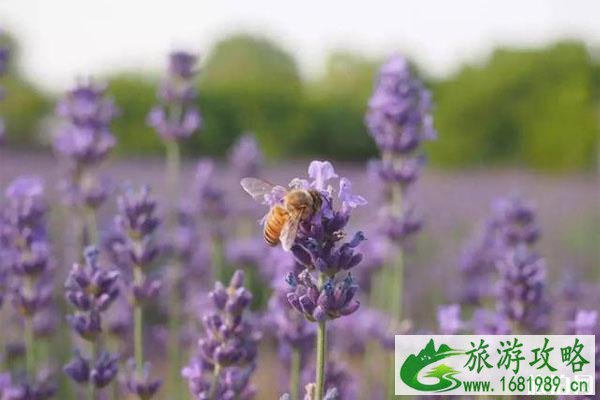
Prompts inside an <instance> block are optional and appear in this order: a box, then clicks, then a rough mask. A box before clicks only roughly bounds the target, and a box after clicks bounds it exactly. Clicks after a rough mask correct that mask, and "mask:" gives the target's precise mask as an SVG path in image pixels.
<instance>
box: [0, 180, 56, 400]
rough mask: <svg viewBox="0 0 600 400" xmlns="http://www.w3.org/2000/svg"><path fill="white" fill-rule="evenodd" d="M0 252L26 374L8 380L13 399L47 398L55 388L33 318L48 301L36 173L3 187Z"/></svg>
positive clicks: (43, 210)
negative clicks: (20, 335) (0, 244)
mask: <svg viewBox="0 0 600 400" xmlns="http://www.w3.org/2000/svg"><path fill="white" fill-rule="evenodd" d="M5 195H6V205H5V208H4V210H3V211H4V218H3V219H4V221H5V224H6V225H5V230H4V232H3V236H4V239H3V242H4V246H5V248H4V257H3V260H4V261H5V262H8V266H9V269H10V273H11V290H10V295H11V300H12V305H13V307H14V310H15V311H16V312H17V314H18V315H19V316H20V317H21V320H22V322H23V329H24V332H23V333H24V335H23V336H24V340H25V361H26V363H25V366H26V372H27V375H26V379H25V380H24V381H22V382H17V383H14V385H12V389H11V390H14V393H16V394H15V397H14V398H16V399H29V398H31V397H27V396H34V395H35V396H39V397H36V398H39V399H42V400H43V399H47V398H50V397H52V395H53V394H54V392H55V387H54V384H53V383H52V382H51V380H50V375H49V371H48V370H46V369H39V368H38V366H39V365H40V364H41V363H42V360H41V359H38V358H37V357H36V352H35V349H36V346H35V340H34V330H35V326H34V319H35V317H36V315H38V314H39V313H40V312H41V311H42V310H43V309H44V308H46V307H48V306H49V305H50V303H51V301H52V282H51V279H50V270H51V260H50V246H49V243H48V237H47V231H46V215H47V209H48V206H47V203H46V199H45V197H44V186H43V183H42V181H41V180H40V179H38V178H35V177H21V178H17V179H15V180H14V181H13V182H12V183H11V184H10V185H9V186H8V188H7V189H6V192H5Z"/></svg>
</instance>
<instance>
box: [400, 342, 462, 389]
mask: <svg viewBox="0 0 600 400" xmlns="http://www.w3.org/2000/svg"><path fill="white" fill-rule="evenodd" d="M464 353H465V352H464V351H462V350H455V349H452V348H450V347H449V346H448V345H446V344H441V345H440V347H439V348H438V349H437V350H436V349H435V344H434V343H433V339H431V340H429V342H428V343H427V345H426V346H425V348H424V349H423V350H421V351H420V352H419V354H417V355H414V354H411V355H409V356H408V357H407V358H406V360H405V361H404V363H403V364H402V367H400V379H402V382H404V383H406V384H407V385H408V386H410V387H411V388H413V389H416V390H419V391H422V392H447V391H449V390H453V389H456V388H457V387H459V386H460V385H461V384H462V382H461V381H460V380H458V379H457V378H456V377H455V375H457V374H459V373H460V372H459V371H457V370H455V369H454V368H452V367H449V366H447V365H445V364H439V365H437V366H435V367H434V368H431V369H430V370H429V371H427V372H426V374H425V377H427V378H437V380H438V381H437V382H436V383H433V384H425V383H422V382H420V381H419V373H420V372H421V370H423V369H424V368H425V367H427V366H429V365H431V364H434V363H436V362H438V361H440V360H443V359H445V358H448V357H452V356H458V355H461V354H464Z"/></svg>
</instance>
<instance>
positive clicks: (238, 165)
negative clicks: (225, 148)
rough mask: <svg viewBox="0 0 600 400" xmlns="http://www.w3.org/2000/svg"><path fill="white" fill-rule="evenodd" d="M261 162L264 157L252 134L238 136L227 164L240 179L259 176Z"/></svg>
mask: <svg viewBox="0 0 600 400" xmlns="http://www.w3.org/2000/svg"><path fill="white" fill-rule="evenodd" d="M263 161H264V156H263V154H262V152H261V150H260V146H259V144H258V142H257V141H256V137H255V136H254V134H252V133H244V134H243V135H242V136H240V137H239V139H238V140H237V141H236V142H235V143H234V145H233V147H232V148H231V151H230V153H229V162H230V163H231V165H232V167H233V168H234V170H235V171H236V173H237V175H238V177H240V178H243V177H245V176H259V175H260V169H261V168H262V164H263Z"/></svg>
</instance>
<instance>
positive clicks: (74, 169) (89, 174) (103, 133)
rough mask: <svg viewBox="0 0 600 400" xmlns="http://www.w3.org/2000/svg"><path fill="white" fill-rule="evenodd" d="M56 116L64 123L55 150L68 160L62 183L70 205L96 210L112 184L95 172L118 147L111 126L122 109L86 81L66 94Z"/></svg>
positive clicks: (101, 89) (104, 93) (104, 88)
mask: <svg viewBox="0 0 600 400" xmlns="http://www.w3.org/2000/svg"><path fill="white" fill-rule="evenodd" d="M56 113H57V115H58V116H59V117H61V118H62V119H63V120H64V124H63V125H62V126H61V127H60V129H59V130H58V132H57V134H56V137H55V138H54V150H55V152H56V153H57V154H59V155H60V156H61V157H62V158H64V159H65V160H66V161H67V164H68V171H67V178H66V180H65V181H64V182H63V183H62V187H63V191H64V201H65V203H66V204H67V205H70V206H74V207H80V206H87V207H90V208H92V209H95V208H97V207H99V206H100V204H101V203H102V202H103V201H104V200H105V198H106V195H107V192H108V185H107V182H106V180H104V179H102V178H98V177H97V176H96V175H95V174H94V173H93V171H92V169H93V168H94V167H96V166H97V165H99V164H100V163H102V162H103V161H104V160H105V159H106V158H107V156H108V153H109V152H110V151H111V150H112V148H113V147H114V146H115V144H116V140H115V138H114V136H113V135H112V133H111V132H110V124H111V122H112V120H113V119H114V118H115V117H116V116H117V114H118V110H117V108H116V106H115V104H114V102H113V101H112V99H110V98H108V97H107V96H106V87H105V86H101V85H96V84H94V83H93V82H91V81H85V82H83V83H81V84H80V85H78V86H77V87H75V88H74V89H73V90H71V91H69V92H67V93H66V95H65V96H64V98H63V99H62V100H60V101H59V103H58V105H57V108H56Z"/></svg>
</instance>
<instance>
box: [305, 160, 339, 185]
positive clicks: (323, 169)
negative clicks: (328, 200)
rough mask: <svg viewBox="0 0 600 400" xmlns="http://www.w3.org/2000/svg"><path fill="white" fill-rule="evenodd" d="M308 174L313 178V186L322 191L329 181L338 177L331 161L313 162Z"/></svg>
mask: <svg viewBox="0 0 600 400" xmlns="http://www.w3.org/2000/svg"><path fill="white" fill-rule="evenodd" d="M308 176H309V177H311V178H312V179H313V182H312V183H311V186H312V187H314V188H315V189H317V190H320V191H324V190H326V189H327V187H326V186H325V185H326V183H327V181H329V180H331V179H335V178H337V177H338V176H337V174H336V173H335V170H334V169H333V165H331V163H330V162H329V161H313V162H311V163H310V165H309V166H308Z"/></svg>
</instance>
